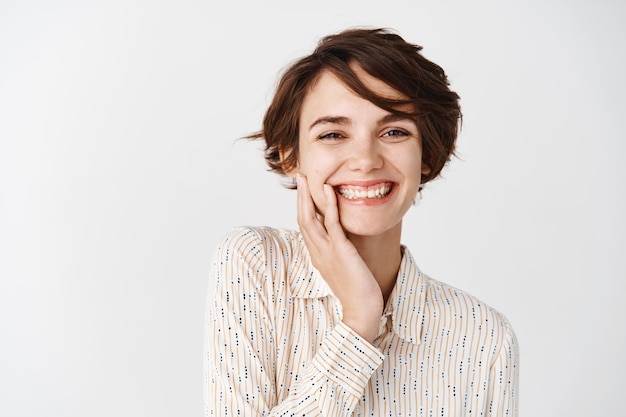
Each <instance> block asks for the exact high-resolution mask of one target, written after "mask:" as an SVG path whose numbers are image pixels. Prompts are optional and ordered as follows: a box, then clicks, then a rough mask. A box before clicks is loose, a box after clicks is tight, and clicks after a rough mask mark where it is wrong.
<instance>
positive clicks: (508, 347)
mask: <svg viewBox="0 0 626 417" xmlns="http://www.w3.org/2000/svg"><path fill="white" fill-rule="evenodd" d="M505 329H506V330H505V334H504V338H503V343H502V346H501V347H500V350H499V352H498V355H497V357H496V358H495V361H494V362H493V363H492V366H491V369H490V375H489V390H490V392H489V402H488V404H487V407H488V409H487V413H486V415H488V416H493V417H505V416H506V417H516V416H517V415H518V414H517V413H518V383H519V373H518V372H519V350H518V343H517V338H516V336H515V333H514V332H513V329H512V328H511V326H510V324H509V323H508V322H506V319H505Z"/></svg>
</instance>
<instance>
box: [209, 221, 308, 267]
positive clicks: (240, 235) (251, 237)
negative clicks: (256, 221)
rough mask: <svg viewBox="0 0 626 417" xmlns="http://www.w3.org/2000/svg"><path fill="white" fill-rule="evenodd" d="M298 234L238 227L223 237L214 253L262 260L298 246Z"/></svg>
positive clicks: (270, 229) (266, 228)
mask: <svg viewBox="0 0 626 417" xmlns="http://www.w3.org/2000/svg"><path fill="white" fill-rule="evenodd" d="M299 241H300V234H299V233H298V232H296V231H293V230H287V229H275V228H271V227H265V226H239V227H235V228H234V229H232V230H230V231H229V232H228V233H226V234H225V235H224V237H223V238H222V240H221V241H220V243H219V244H218V247H217V249H216V252H217V253H218V254H220V253H222V254H223V255H224V256H227V255H229V254H236V255H237V256H243V257H245V258H250V259H253V258H262V257H267V256H268V255H271V254H273V253H286V252H290V251H291V250H292V249H293V247H294V246H296V245H298V242H299Z"/></svg>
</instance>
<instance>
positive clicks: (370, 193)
mask: <svg viewBox="0 0 626 417" xmlns="http://www.w3.org/2000/svg"><path fill="white" fill-rule="evenodd" d="M389 191H391V186H390V185H389V184H384V185H381V186H380V187H378V188H372V189H369V190H368V189H360V190H355V189H353V188H339V194H341V195H342V196H343V197H344V198H347V199H348V200H356V199H358V198H383V197H385V196H386V195H387V194H389Z"/></svg>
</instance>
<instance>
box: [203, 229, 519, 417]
mask: <svg viewBox="0 0 626 417" xmlns="http://www.w3.org/2000/svg"><path fill="white" fill-rule="evenodd" d="M341 317H342V312H341V305H340V303H339V302H338V300H337V299H335V298H334V297H333V295H332V293H331V291H330V289H329V288H328V286H327V284H326V282H325V281H324V280H323V278H322V277H321V276H320V274H319V272H318V271H317V270H316V269H315V268H313V266H312V264H311V262H310V258H309V254H308V252H307V250H306V247H305V245H304V243H303V241H302V237H301V236H300V234H299V233H298V232H294V231H287V230H277V229H271V228H252V227H246V228H237V229H235V230H234V231H232V232H231V233H229V234H228V235H227V236H226V238H225V239H224V241H223V242H222V244H221V245H220V246H219V247H218V249H217V250H216V252H215V254H214V257H213V265H212V270H211V278H210V283H209V290H208V299H207V315H206V338H205V339H206V342H205V388H206V391H205V405H206V407H205V408H206V416H357V417H362V416H390V417H391V416H393V417H396V416H398V417H400V416H405V417H418V416H420V417H421V416H427V417H448V416H466V417H470V416H471V417H474V416H516V415H517V382H518V349H517V340H516V338H515V334H514V333H513V330H512V329H511V326H510V325H509V323H508V322H507V320H506V319H505V318H504V316H502V315H501V314H500V313H498V312H497V311H495V310H494V309H492V308H490V307H489V306H487V305H485V304H484V303H482V302H480V301H479V300H477V299H476V298H474V297H472V296H470V295H468V294H466V293H464V292H463V291H460V290H458V289H455V288H452V287H450V286H448V285H445V284H443V283H441V282H438V281H436V280H433V279H431V278H429V277H427V276H426V275H424V274H422V273H421V272H420V271H419V269H418V268H417V266H416V265H415V263H414V261H413V258H412V256H411V254H410V253H409V251H408V250H407V249H406V248H405V249H404V255H403V258H402V263H401V266H400V271H399V273H398V278H397V282H396V285H395V287H394V290H393V292H392V294H391V296H390V298H389V302H388V303H387V306H386V309H385V312H384V314H383V317H382V318H381V322H380V331H379V335H378V337H377V338H376V340H375V341H374V342H373V343H372V344H370V343H368V342H367V341H365V340H363V339H362V338H360V336H359V335H358V334H356V333H355V332H354V331H352V330H351V329H350V328H349V327H348V326H346V325H345V324H343V322H342V321H341Z"/></svg>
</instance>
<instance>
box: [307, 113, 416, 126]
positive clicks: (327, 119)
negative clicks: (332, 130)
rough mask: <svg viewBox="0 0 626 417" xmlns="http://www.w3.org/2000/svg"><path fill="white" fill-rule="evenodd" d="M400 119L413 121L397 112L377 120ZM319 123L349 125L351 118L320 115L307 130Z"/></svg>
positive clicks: (381, 122)
mask: <svg viewBox="0 0 626 417" xmlns="http://www.w3.org/2000/svg"><path fill="white" fill-rule="evenodd" d="M400 120H407V121H410V122H413V123H415V120H413V119H412V118H410V117H408V116H404V115H402V114H397V113H389V114H387V115H385V116H384V117H383V118H382V119H380V120H379V121H378V124H385V123H390V122H397V121H400ZM321 124H338V125H351V124H352V120H350V118H349V117H345V116H322V117H319V118H317V119H316V120H315V121H314V122H313V123H311V126H309V130H311V129H313V128H314V127H315V126H317V125H321Z"/></svg>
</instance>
